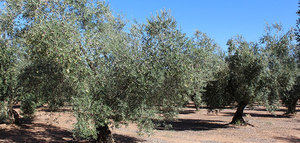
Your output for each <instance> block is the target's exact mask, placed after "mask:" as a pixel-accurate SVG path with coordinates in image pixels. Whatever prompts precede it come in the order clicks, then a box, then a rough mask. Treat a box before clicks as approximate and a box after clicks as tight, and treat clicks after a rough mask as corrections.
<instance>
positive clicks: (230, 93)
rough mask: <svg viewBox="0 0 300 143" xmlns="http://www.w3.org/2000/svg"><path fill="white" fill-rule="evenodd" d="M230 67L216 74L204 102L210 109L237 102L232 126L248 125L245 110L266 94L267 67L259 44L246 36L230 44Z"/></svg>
mask: <svg viewBox="0 0 300 143" xmlns="http://www.w3.org/2000/svg"><path fill="white" fill-rule="evenodd" d="M227 45H228V46H229V48H228V55H227V56H226V58H225V61H226V65H223V66H221V68H220V70H219V71H218V72H216V73H215V79H214V80H212V81H210V82H209V83H208V85H207V87H206V92H205V94H204V101H205V102H206V104H207V105H208V107H209V108H222V107H225V106H227V105H231V104H234V103H236V105H237V110H236V112H235V114H234V116H233V119H232V121H231V123H232V124H245V121H244V119H243V111H244V109H245V107H246V106H247V105H251V104H253V103H255V102H257V101H260V99H263V97H264V95H266V92H267V89H266V88H265V87H264V86H263V85H264V84H265V83H264V78H265V77H264V76H263V75H264V74H266V73H265V67H266V64H265V62H264V61H263V59H264V57H263V56H262V55H261V54H260V53H261V51H260V49H259V47H258V46H257V44H255V43H248V42H246V41H245V40H244V39H243V38H242V37H237V38H234V39H231V40H229V41H228V43H227Z"/></svg>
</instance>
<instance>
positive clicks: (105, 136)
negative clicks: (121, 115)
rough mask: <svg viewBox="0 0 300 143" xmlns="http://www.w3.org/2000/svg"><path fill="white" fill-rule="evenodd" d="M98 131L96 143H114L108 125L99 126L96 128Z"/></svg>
mask: <svg viewBox="0 0 300 143" xmlns="http://www.w3.org/2000/svg"><path fill="white" fill-rule="evenodd" d="M97 131H98V138H97V141H96V142H97V143H114V142H115V141H114V139H113V136H112V134H111V131H110V130H109V127H108V125H104V126H99V127H98V128H97Z"/></svg>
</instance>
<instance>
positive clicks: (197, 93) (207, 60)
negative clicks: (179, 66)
mask: <svg viewBox="0 0 300 143" xmlns="http://www.w3.org/2000/svg"><path fill="white" fill-rule="evenodd" d="M185 55H186V60H187V61H188V62H187V71H188V79H187V85H188V86H187V89H188V94H190V95H191V99H192V101H193V102H194V104H195V107H196V109H198V108H199V105H200V104H202V103H203V101H202V94H203V93H204V92H205V87H206V85H207V82H209V81H211V80H213V79H214V77H213V74H214V72H215V71H218V70H219V68H221V65H222V64H224V63H223V60H222V51H220V49H219V46H218V45H217V44H216V43H215V42H214V40H213V39H211V38H209V37H208V36H207V35H206V34H205V33H202V32H200V31H196V33H195V35H194V37H192V39H191V40H190V44H189V45H188V47H187V49H186V50H185Z"/></svg>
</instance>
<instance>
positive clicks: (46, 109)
mask: <svg viewBox="0 0 300 143" xmlns="http://www.w3.org/2000/svg"><path fill="white" fill-rule="evenodd" d="M40 111H44V112H72V109H68V108H59V109H56V110H54V111H53V110H50V109H48V108H42V109H40Z"/></svg>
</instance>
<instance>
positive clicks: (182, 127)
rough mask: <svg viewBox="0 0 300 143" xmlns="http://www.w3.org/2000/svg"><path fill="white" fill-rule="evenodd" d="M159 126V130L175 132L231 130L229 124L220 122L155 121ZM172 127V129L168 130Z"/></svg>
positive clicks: (193, 120) (192, 120)
mask: <svg viewBox="0 0 300 143" xmlns="http://www.w3.org/2000/svg"><path fill="white" fill-rule="evenodd" d="M155 123H156V124H157V125H158V126H157V127H156V128H155V129H157V130H175V131H186V130H191V131H203V130H214V129H219V128H229V127H230V126H229V125H228V124H225V123H224V122H223V121H219V120H195V119H178V120H175V121H155ZM169 125H171V127H170V128H167V127H168V126H169Z"/></svg>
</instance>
